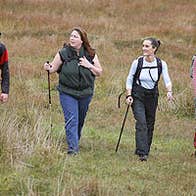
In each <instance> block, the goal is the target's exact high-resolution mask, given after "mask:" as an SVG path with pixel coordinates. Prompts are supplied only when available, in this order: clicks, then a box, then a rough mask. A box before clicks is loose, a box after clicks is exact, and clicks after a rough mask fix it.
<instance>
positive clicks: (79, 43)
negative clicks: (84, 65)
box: [69, 30, 83, 49]
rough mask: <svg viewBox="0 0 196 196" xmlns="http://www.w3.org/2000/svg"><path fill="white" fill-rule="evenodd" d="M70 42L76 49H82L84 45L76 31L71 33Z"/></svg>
mask: <svg viewBox="0 0 196 196" xmlns="http://www.w3.org/2000/svg"><path fill="white" fill-rule="evenodd" d="M69 42H70V45H71V46H72V47H73V48H75V49H80V48H81V46H82V43H83V41H82V39H81V36H80V34H79V33H78V32H77V31H76V30H73V31H72V32H71V34H70V37H69Z"/></svg>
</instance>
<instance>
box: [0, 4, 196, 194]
mask: <svg viewBox="0 0 196 196" xmlns="http://www.w3.org/2000/svg"><path fill="white" fill-rule="evenodd" d="M195 10H196V2H195V0H172V1H169V0H156V1H155V0H140V1H138V0H97V1H94V0H83V1H82V0H74V1H72V0H0V31H1V32H2V36H1V39H0V40H1V41H2V42H3V43H5V44H6V46H7V48H8V51H9V66H10V73H11V86H10V97H9V102H8V103H6V104H0V113H1V118H0V195H55V196H56V195H59V196H60V195H70V196H80V195H84V196H87V195H88V196H91V195H96V196H98V195H99V196H106V195H109V196H118V195H123V196H124V195H125V196H126V195H163V196H165V195H172V196H173V195H195V192H196V183H195V179H196V164H195V161H196V159H195V158H194V157H193V156H192V154H193V152H194V147H193V134H194V128H195V119H194V105H193V90H192V85H191V79H190V77H189V66H190V63H191V57H192V55H193V54H194V53H195V47H196V36H195V35H196V20H195V19H196V12H195ZM75 26H81V27H83V28H84V29H85V30H86V31H87V33H88V36H89V40H90V42H91V44H92V46H93V47H94V48H96V52H97V54H98V56H99V59H100V61H101V65H102V67H103V69H104V72H103V75H102V76H101V77H100V78H97V80H96V86H95V95H94V97H93V100H92V102H91V105H90V109H89V111H88V115H87V119H86V123H85V127H84V130H83V135H82V139H81V144H80V154H79V155H78V156H76V157H68V156H67V154H66V148H67V145H66V141H65V132H64V119H63V113H62V110H61V107H60V103H59V97H58V92H57V91H56V85H57V84H58V75H57V74H53V75H51V88H52V91H51V92H52V113H51V115H52V124H53V129H52V131H51V130H50V111H49V106H48V83H47V72H45V71H44V70H43V64H44V63H45V62H46V61H48V60H49V61H50V60H52V59H53V57H54V55H55V54H56V52H57V51H58V50H59V49H60V48H61V47H62V46H63V43H64V42H66V41H68V38H69V33H70V31H71V29H72V28H73V27H75ZM149 36H154V37H156V38H159V39H160V40H161V42H162V45H161V47H160V49H159V51H158V56H159V57H160V58H162V59H164V60H165V61H166V62H167V63H168V68H169V73H170V76H171V79H172V82H173V91H174V96H175V102H174V103H168V102H167V101H166V90H165V88H164V84H163V80H162V79H161V81H160V86H159V87H160V98H159V107H158V111H157V120H156V125H155V133H154V140H153V145H152V151H151V155H150V157H149V160H148V161H147V162H146V163H140V162H139V161H138V160H137V157H135V155H134V153H133V152H134V147H135V140H134V137H135V130H134V119H133V115H132V112H131V111H130V112H129V114H128V119H127V121H126V126H125V129H124V132H123V136H122V139H121V144H120V147H119V151H118V153H115V147H116V143H117V140H118V136H119V132H120V128H121V124H122V120H123V117H124V113H125V109H126V105H125V104H124V103H123V99H124V98H123V99H122V103H121V108H120V109H118V108H117V99H118V95H119V94H120V93H121V92H122V91H123V89H124V88H125V80H126V77H127V74H128V71H129V68H130V62H132V60H133V59H134V58H136V57H137V56H139V55H141V41H142V39H143V38H145V37H149Z"/></svg>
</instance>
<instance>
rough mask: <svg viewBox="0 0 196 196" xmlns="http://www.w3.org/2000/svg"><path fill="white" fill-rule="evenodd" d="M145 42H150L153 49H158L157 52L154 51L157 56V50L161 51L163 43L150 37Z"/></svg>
mask: <svg viewBox="0 0 196 196" xmlns="http://www.w3.org/2000/svg"><path fill="white" fill-rule="evenodd" d="M144 40H149V41H150V42H151V44H152V47H153V48H156V50H155V51H154V53H155V54H156V52H157V50H158V49H159V46H160V45H161V41H160V40H158V39H156V38H153V37H148V38H145V39H144Z"/></svg>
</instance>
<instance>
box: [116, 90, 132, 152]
mask: <svg viewBox="0 0 196 196" xmlns="http://www.w3.org/2000/svg"><path fill="white" fill-rule="evenodd" d="M124 93H125V91H123V92H122V93H121V94H120V95H119V96H118V108H120V98H121V96H122V95H123V94H124ZM129 106H130V105H128V106H127V109H126V112H125V116H124V119H123V123H122V126H121V130H120V135H119V138H118V142H117V145H116V150H115V151H116V152H117V151H118V147H119V144H120V140H121V136H122V133H123V129H124V126H125V122H126V119H127V114H128V112H129Z"/></svg>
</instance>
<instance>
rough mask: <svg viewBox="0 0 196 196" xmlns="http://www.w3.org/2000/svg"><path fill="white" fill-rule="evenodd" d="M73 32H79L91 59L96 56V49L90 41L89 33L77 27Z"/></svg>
mask: <svg viewBox="0 0 196 196" xmlns="http://www.w3.org/2000/svg"><path fill="white" fill-rule="evenodd" d="M72 31H77V32H78V33H79V35H80V37H81V40H82V41H83V45H84V48H85V49H86V50H87V52H88V53H89V55H90V57H91V58H94V56H95V49H93V48H92V47H91V45H90V43H89V41H88V37H87V33H86V32H85V31H84V30H83V29H81V28H80V27H75V28H73V29H72Z"/></svg>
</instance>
